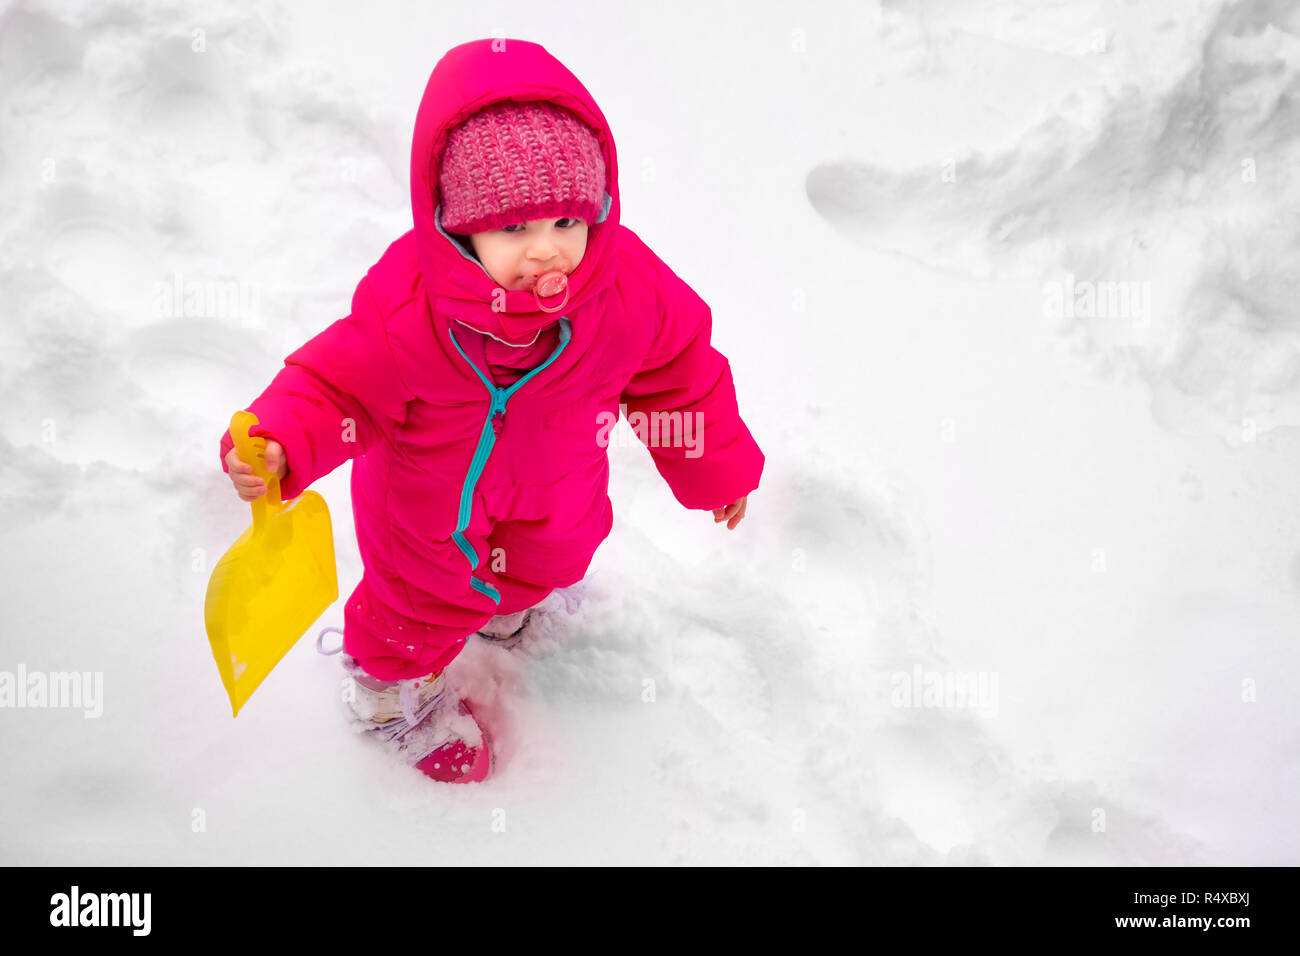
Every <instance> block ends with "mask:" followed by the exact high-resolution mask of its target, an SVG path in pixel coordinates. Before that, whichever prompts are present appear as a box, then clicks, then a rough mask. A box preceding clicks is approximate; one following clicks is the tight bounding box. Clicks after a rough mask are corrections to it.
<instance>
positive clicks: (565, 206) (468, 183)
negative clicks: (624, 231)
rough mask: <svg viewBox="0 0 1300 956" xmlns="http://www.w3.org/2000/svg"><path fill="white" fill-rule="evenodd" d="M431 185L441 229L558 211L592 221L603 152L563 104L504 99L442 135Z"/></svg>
mask: <svg viewBox="0 0 1300 956" xmlns="http://www.w3.org/2000/svg"><path fill="white" fill-rule="evenodd" d="M438 190H439V192H440V194H441V197H442V213H441V215H442V227H443V228H444V229H445V230H447V231H448V232H454V233H460V234H462V235H468V234H471V233H475V232H486V231H488V230H489V229H500V228H502V227H504V226H511V225H514V224H516V223H521V222H527V221H528V220H531V219H551V218H560V217H563V216H573V217H576V218H579V219H583V220H585V221H586V222H587V224H588V225H592V224H594V223H595V221H596V219H597V218H598V217H599V215H600V211H601V209H602V208H603V206H604V198H605V158H604V156H602V155H601V152H600V141H599V140H598V139H597V137H596V134H595V132H593V131H592V129H591V127H589V126H588V125H587V124H586V123H584V122H583V121H582V120H580V119H579V118H578V117H577V116H576V115H575V114H574V113H572V112H571V111H570V110H567V109H565V108H564V107H562V106H557V105H556V104H554V103H548V102H544V101H537V102H529V103H520V102H515V101H514V100H504V101H502V102H498V103H493V104H491V105H490V106H485V107H484V108H483V109H481V110H479V111H478V112H477V113H475V114H474V115H472V116H471V117H470V118H469V119H467V120H465V121H464V122H463V123H461V124H460V125H459V126H457V127H456V128H455V129H453V130H452V131H451V132H450V133H449V134H448V135H447V146H446V148H445V149H444V150H443V156H442V168H441V169H439V170H438Z"/></svg>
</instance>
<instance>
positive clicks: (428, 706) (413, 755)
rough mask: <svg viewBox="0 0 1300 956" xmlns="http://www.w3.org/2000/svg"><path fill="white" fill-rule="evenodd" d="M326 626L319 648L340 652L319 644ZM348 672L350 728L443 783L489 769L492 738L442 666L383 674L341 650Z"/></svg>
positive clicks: (475, 777) (473, 779) (477, 777)
mask: <svg viewBox="0 0 1300 956" xmlns="http://www.w3.org/2000/svg"><path fill="white" fill-rule="evenodd" d="M331 631H333V632H335V633H338V634H342V633H343V631H342V630H340V629H339V628H337V627H327V628H325V629H324V630H322V631H321V632H320V634H318V635H317V637H316V649H317V650H318V651H320V652H321V653H322V654H338V653H340V652H341V651H342V650H343V646H342V644H340V645H339V646H338V647H337V648H335V649H334V650H332V651H327V650H325V649H324V647H323V646H322V645H321V639H322V638H324V636H325V635H326V634H327V633H329V632H331ZM341 660H342V663H343V670H344V672H345V673H346V674H347V684H346V689H347V691H348V693H347V694H346V695H345V699H346V704H347V713H348V716H349V718H350V720H351V722H352V725H353V727H354V729H356V730H358V731H360V732H362V733H366V734H369V735H370V736H372V737H374V738H376V739H378V740H380V741H382V742H383V743H384V745H385V746H386V747H388V748H389V749H390V750H392V751H395V752H397V753H400V754H401V755H402V758H403V759H404V760H405V761H406V762H407V763H408V764H410V765H411V766H412V767H414V768H415V769H416V770H419V771H420V772H421V773H423V774H424V775H426V776H428V777H432V778H433V779H434V780H438V781H441V782H443V783H477V782H479V781H481V780H483V779H485V778H486V777H487V776H488V774H489V773H490V772H491V769H492V742H491V740H490V739H489V737H488V735H487V733H486V731H484V730H483V728H482V727H481V726H479V723H478V721H477V720H476V719H475V718H474V713H473V711H471V710H470V708H469V703H468V702H467V701H465V700H463V699H462V698H461V697H460V696H459V695H458V694H456V692H455V691H453V690H452V689H451V688H450V686H448V684H447V675H446V670H445V669H444V670H443V671H439V672H436V673H433V674H429V675H427V676H425V677H420V678H416V679H413V680H381V679H379V678H377V677H374V676H372V675H370V674H368V673H366V671H365V670H363V669H362V667H361V665H360V663H359V662H358V661H357V659H356V658H355V657H352V656H351V655H350V654H347V653H343V655H342V658H341Z"/></svg>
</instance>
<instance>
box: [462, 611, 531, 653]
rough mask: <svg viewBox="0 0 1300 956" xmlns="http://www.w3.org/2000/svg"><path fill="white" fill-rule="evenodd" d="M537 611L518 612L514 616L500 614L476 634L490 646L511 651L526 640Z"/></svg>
mask: <svg viewBox="0 0 1300 956" xmlns="http://www.w3.org/2000/svg"><path fill="white" fill-rule="evenodd" d="M536 610H537V609H536V608H532V607H530V608H528V609H527V610H524V611H516V612H515V613H514V614H498V615H497V616H496V617H494V618H492V620H490V621H488V622H487V623H486V624H484V625H483V626H482V627H481V628H480V629H479V630H478V631H477V632H476V633H477V634H478V636H479V637H481V638H483V639H484V640H485V641H487V642H488V643H489V644H494V645H495V646H497V647H504V648H507V649H509V648H511V647H514V646H515V645H516V644H518V643H519V642H520V641H522V640H523V639H524V635H525V634H527V632H528V625H529V622H530V621H531V620H532V618H533V615H534V613H535V612H536Z"/></svg>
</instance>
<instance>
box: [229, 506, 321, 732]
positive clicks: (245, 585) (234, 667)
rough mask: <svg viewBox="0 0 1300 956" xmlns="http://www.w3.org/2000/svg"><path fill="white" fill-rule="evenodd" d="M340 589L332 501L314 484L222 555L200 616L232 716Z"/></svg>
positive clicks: (270, 515) (268, 516)
mask: <svg viewBox="0 0 1300 956" xmlns="http://www.w3.org/2000/svg"><path fill="white" fill-rule="evenodd" d="M338 596H339V585H338V573H337V570H336V568H335V565H334V534H333V528H332V527H331V524H330V515H329V509H328V508H327V507H326V504H325V499H324V498H322V497H321V496H320V495H319V494H317V493H316V492H314V491H304V492H303V493H302V494H301V495H299V496H298V497H297V498H295V499H294V500H293V501H291V502H289V503H288V504H287V505H285V507H284V508H283V509H282V510H280V511H278V512H275V513H272V514H268V515H267V517H266V520H265V523H264V524H263V525H262V527H261V528H260V529H259V528H257V527H256V526H254V527H250V528H249V529H248V530H247V531H245V532H244V533H243V535H242V536H240V538H239V540H238V541H236V542H235V543H234V544H233V545H232V546H231V548H230V550H229V551H227V552H226V553H225V554H224V555H222V557H221V560H220V561H218V562H217V566H216V567H215V568H214V569H213V571H212V577H211V578H209V580H208V592H207V597H206V599H205V601H204V606H203V617H204V622H205V624H206V626H207V632H208V642H209V643H210V644H211V645H212V656H213V657H214V658H215V659H216V662H217V669H218V670H219V671H220V673H221V682H222V683H223V684H224V685H225V688H226V693H227V694H228V695H229V697H230V706H231V710H232V712H233V714H234V715H235V716H238V715H239V709H240V708H241V707H243V706H244V704H245V703H247V701H248V699H249V698H250V697H251V696H252V694H253V691H255V690H257V688H258V686H259V685H261V683H262V681H263V680H264V679H265V678H266V675H267V674H269V673H271V670H272V669H273V668H274V667H275V665H276V664H278V663H279V662H280V659H281V658H283V657H284V655H285V654H286V653H288V651H289V648H291V647H293V645H294V644H295V643H296V642H297V641H298V638H300V637H302V635H303V632H304V631H306V630H307V628H309V627H310V626H311V624H312V622H313V621H315V620H316V619H317V618H319V617H320V616H321V614H322V613H324V611H325V609H326V608H327V607H329V606H330V605H331V604H333V603H334V602H335V601H336V600H338Z"/></svg>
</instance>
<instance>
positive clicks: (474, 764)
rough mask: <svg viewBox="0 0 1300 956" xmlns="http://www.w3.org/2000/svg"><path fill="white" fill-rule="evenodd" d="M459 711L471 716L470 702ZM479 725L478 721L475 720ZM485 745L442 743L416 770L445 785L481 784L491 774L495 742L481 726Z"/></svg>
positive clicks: (456, 742)
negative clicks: (493, 742)
mask: <svg viewBox="0 0 1300 956" xmlns="http://www.w3.org/2000/svg"><path fill="white" fill-rule="evenodd" d="M460 709H461V711H462V712H463V713H465V714H467V715H468V716H470V717H474V712H473V711H472V710H470V709H469V701H466V700H462V701H461V702H460ZM474 722H475V723H476V724H477V723H478V718H474ZM479 730H480V731H481V732H482V734H483V742H482V743H481V744H480V745H478V746H477V747H471V746H469V745H468V744H466V743H465V742H464V741H463V740H457V741H455V742H454V743H448V744H443V745H442V746H441V747H439V748H438V749H437V750H434V751H433V752H432V753H430V754H429V755H428V756H426V757H424V758H423V759H422V760H420V761H419V763H417V764H416V765H415V769H416V770H418V771H420V772H421V773H422V774H424V775H425V776H428V777H432V778H433V779H434V780H437V781H440V782H442V783H480V782H481V781H483V780H486V779H487V776H488V774H489V773H491V771H492V740H491V738H490V737H489V736H488V732H487V728H485V727H484V726H483V725H482V724H479Z"/></svg>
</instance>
